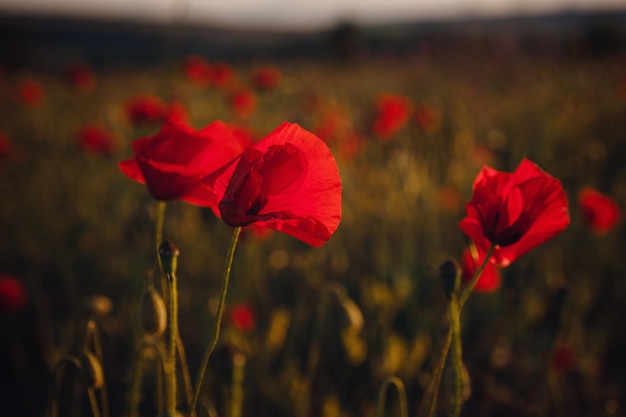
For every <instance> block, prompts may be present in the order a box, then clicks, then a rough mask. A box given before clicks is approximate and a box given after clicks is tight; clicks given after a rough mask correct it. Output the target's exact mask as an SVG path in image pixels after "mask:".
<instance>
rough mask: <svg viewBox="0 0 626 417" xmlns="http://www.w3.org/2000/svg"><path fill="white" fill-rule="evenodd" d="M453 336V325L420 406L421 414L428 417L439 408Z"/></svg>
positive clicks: (449, 329) (447, 334)
mask: <svg viewBox="0 0 626 417" xmlns="http://www.w3.org/2000/svg"><path fill="white" fill-rule="evenodd" d="M452 336H453V328H452V326H448V332H447V333H446V338H445V339H444V341H443V346H441V351H440V352H439V359H438V360H437V364H436V365H435V370H434V373H433V377H432V379H431V380H430V384H429V386H428V389H427V390H426V393H425V394H424V399H423V400H422V405H421V407H420V410H421V411H420V413H419V415H420V416H424V415H427V416H428V417H432V416H434V415H435V410H436V408H437V399H438V397H439V385H440V384H441V376H442V375H443V368H444V366H445V365H446V359H447V358H448V352H449V351H450V345H451V344H452ZM429 399H430V402H429Z"/></svg>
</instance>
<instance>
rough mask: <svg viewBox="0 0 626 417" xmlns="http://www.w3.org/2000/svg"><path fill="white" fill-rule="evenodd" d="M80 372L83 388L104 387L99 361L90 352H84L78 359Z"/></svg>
mask: <svg viewBox="0 0 626 417" xmlns="http://www.w3.org/2000/svg"><path fill="white" fill-rule="evenodd" d="M80 364H81V368H82V369H81V371H82V376H83V380H84V383H85V386H87V387H88V388H94V389H100V388H102V386H103V385H104V372H103V371H102V364H101V363H100V360H98V358H97V357H96V355H94V354H93V353H91V352H85V353H84V354H83V355H81V357H80Z"/></svg>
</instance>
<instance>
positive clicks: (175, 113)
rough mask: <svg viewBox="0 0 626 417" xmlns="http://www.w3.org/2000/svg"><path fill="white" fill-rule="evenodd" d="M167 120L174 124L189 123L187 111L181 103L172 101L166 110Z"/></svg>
mask: <svg viewBox="0 0 626 417" xmlns="http://www.w3.org/2000/svg"><path fill="white" fill-rule="evenodd" d="M165 120H166V121H168V122H174V123H183V124H187V123H189V115H188V114H187V109H186V108H185V106H183V103H181V102H180V101H172V102H171V103H170V104H168V106H167V108H166V110H165Z"/></svg>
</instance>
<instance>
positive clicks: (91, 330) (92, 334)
mask: <svg viewBox="0 0 626 417" xmlns="http://www.w3.org/2000/svg"><path fill="white" fill-rule="evenodd" d="M90 342H91V343H90ZM90 344H91V345H92V346H93V350H94V353H95V354H96V357H97V358H98V360H99V361H100V363H101V364H103V363H104V354H103V353H102V342H101V341H100V331H99V329H98V324H97V323H96V322H95V321H93V320H89V322H88V323H87V336H86V337H85V346H84V350H85V351H88V350H89V345H90ZM102 377H103V378H105V379H104V383H103V384H102V388H101V389H100V401H101V402H102V416H103V417H109V399H108V395H107V384H106V377H105V375H104V372H103V374H102Z"/></svg>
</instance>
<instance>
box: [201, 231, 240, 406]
mask: <svg viewBox="0 0 626 417" xmlns="http://www.w3.org/2000/svg"><path fill="white" fill-rule="evenodd" d="M240 232H241V226H237V227H235V228H234V229H233V236H232V238H231V240H230V246H229V247H228V252H227V254H226V265H225V266H224V276H223V277H222V288H221V292H220V299H219V302H218V304H217V312H216V317H215V329H214V330H213V338H212V339H211V342H210V343H209V344H208V345H207V347H206V350H205V351H204V354H203V356H202V362H201V363H200V369H199V371H198V376H197V377H196V385H195V388H194V391H193V398H192V399H191V404H190V405H189V409H190V411H191V415H192V416H194V415H195V414H196V412H195V410H196V405H197V404H198V398H199V397H200V388H201V387H202V380H203V379H204V374H205V373H206V368H207V366H208V365H209V358H210V357H211V354H212V353H213V350H215V346H217V341H218V339H219V337H220V326H221V324H222V316H223V314H224V305H225V304H226V294H227V293H228V282H229V280H230V270H231V267H232V265H233V258H234V257H235V249H236V248H237V240H238V239H239V233H240Z"/></svg>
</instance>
